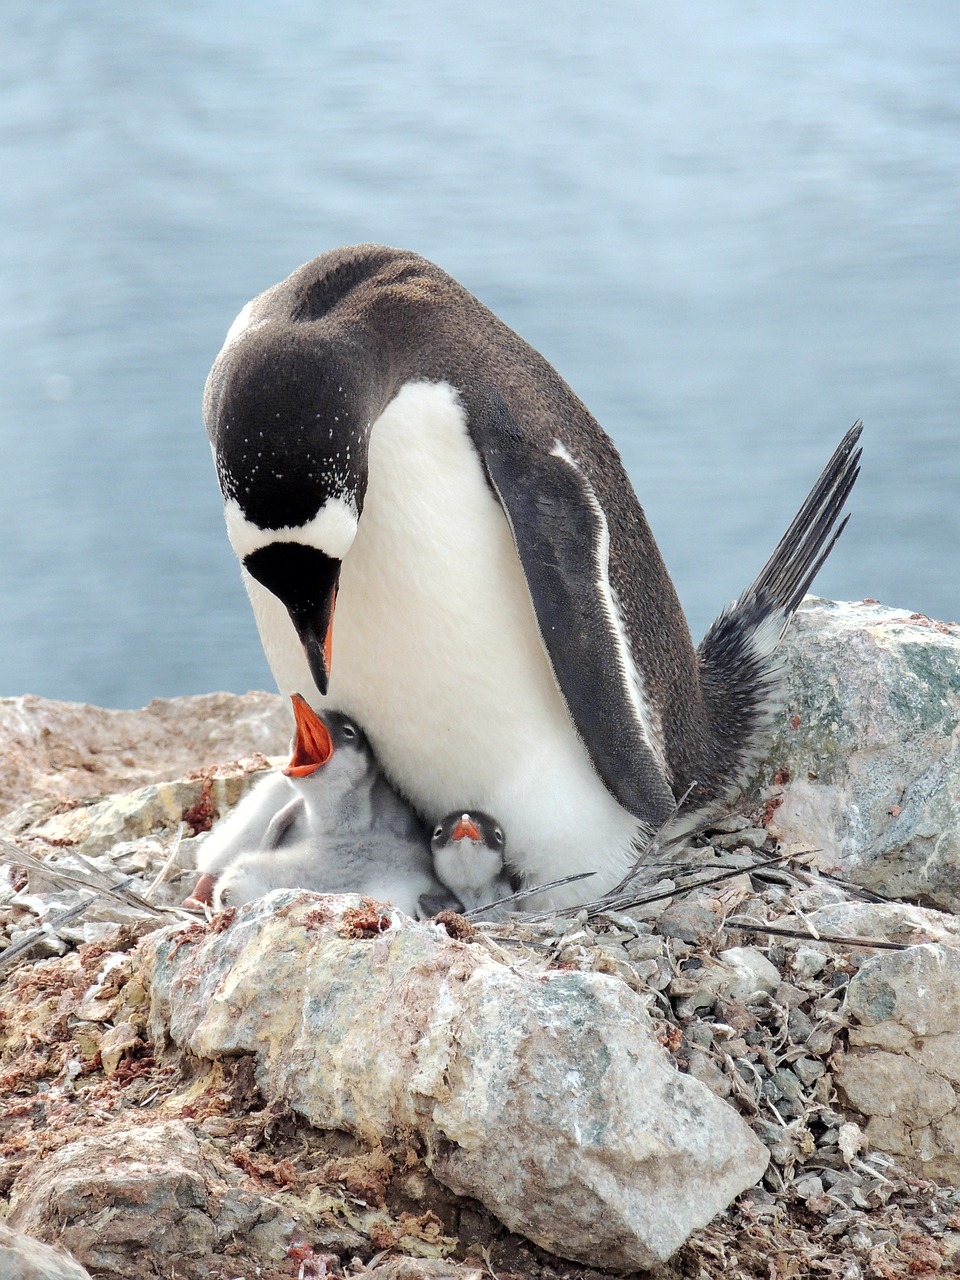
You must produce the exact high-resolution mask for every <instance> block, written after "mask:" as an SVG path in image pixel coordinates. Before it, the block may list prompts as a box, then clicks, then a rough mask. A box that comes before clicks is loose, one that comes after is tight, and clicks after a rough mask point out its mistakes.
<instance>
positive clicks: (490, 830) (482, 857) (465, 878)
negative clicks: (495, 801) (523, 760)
mask: <svg viewBox="0 0 960 1280" xmlns="http://www.w3.org/2000/svg"><path fill="white" fill-rule="evenodd" d="M430 848H431V851H432V853H433V869H434V871H435V873H436V875H437V878H438V879H439V880H440V881H441V883H442V884H444V885H445V886H446V887H447V889H449V890H450V891H451V892H453V893H455V894H456V895H457V897H458V898H459V899H460V901H461V903H462V904H463V909H464V911H476V910H478V909H479V908H480V907H485V906H488V905H489V904H490V903H491V902H496V901H498V899H500V898H507V897H509V896H510V895H511V894H512V893H513V891H514V887H513V885H512V884H511V883H510V878H509V876H508V875H507V873H506V871H505V869H504V851H505V848H506V843H505V839H504V834H503V828H502V827H501V826H500V824H499V822H497V820H496V818H492V817H491V816H490V814H489V813H482V812H481V811H480V810H479V809H472V810H470V811H469V812H466V813H460V812H456V813H450V814H448V815H447V816H446V817H445V818H444V819H443V820H442V821H441V822H438V823H437V825H436V827H435V828H434V831H433V836H432V837H431V840H430Z"/></svg>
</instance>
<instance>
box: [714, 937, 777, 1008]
mask: <svg viewBox="0 0 960 1280" xmlns="http://www.w3.org/2000/svg"><path fill="white" fill-rule="evenodd" d="M720 959H721V960H722V961H723V962H724V964H725V965H726V966H727V969H728V976H727V977H726V978H725V979H724V981H723V983H722V984H721V985H720V986H719V988H718V994H719V995H722V996H724V997H725V998H726V999H727V1000H749V999H750V997H751V996H756V995H757V994H758V993H759V992H767V993H768V994H769V993H770V992H771V991H776V989H777V987H779V985H780V982H781V978H780V970H779V969H778V968H777V967H776V965H773V964H771V963H770V961H769V960H768V959H767V957H766V956H765V955H764V954H763V952H762V951H757V950H756V948H755V947H728V948H727V950H726V951H721V952H720Z"/></svg>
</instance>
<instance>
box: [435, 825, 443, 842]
mask: <svg viewBox="0 0 960 1280" xmlns="http://www.w3.org/2000/svg"><path fill="white" fill-rule="evenodd" d="M442 835H443V827H442V826H440V827H437V828H436V829H435V830H434V833H433V839H434V840H439V839H440V837H441V836H442Z"/></svg>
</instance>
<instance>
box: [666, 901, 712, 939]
mask: <svg viewBox="0 0 960 1280" xmlns="http://www.w3.org/2000/svg"><path fill="white" fill-rule="evenodd" d="M718 928H719V921H718V920H717V917H716V916H715V915H714V914H713V912H712V911H710V910H708V908H707V907H701V906H699V905H698V904H697V903H696V902H690V901H688V900H687V899H686V898H682V899H681V900H680V901H679V902H672V903H671V904H670V906H668V907H666V908H665V909H664V911H663V912H662V913H661V915H660V919H659V920H658V921H657V932H658V933H659V934H660V935H661V936H662V937H664V938H680V939H681V940H682V941H683V942H705V941H706V940H707V938H711V937H713V935H714V934H715V933H716V932H717V929H718Z"/></svg>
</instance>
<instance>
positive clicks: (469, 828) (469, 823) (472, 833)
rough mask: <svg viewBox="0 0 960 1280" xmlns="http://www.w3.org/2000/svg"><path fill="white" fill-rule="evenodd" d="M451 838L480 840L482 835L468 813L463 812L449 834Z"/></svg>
mask: <svg viewBox="0 0 960 1280" xmlns="http://www.w3.org/2000/svg"><path fill="white" fill-rule="evenodd" d="M450 838H451V840H482V839H483V836H482V835H481V834H480V831H479V829H478V827H477V824H476V823H475V822H474V821H473V819H472V818H471V817H470V815H469V814H468V813H465V814H464V815H463V817H462V818H461V819H460V821H459V822H458V823H457V825H456V826H455V827H454V828H453V831H452V832H451V835H450Z"/></svg>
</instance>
